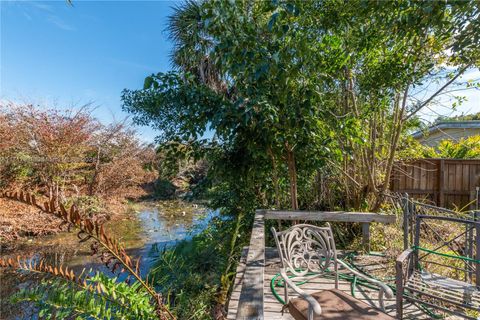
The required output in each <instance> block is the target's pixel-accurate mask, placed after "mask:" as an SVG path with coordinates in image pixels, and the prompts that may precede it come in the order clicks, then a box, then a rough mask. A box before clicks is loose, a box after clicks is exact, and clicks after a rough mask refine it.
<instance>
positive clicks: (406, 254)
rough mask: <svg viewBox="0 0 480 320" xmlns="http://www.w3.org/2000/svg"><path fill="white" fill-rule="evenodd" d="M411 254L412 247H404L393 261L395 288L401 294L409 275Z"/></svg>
mask: <svg viewBox="0 0 480 320" xmlns="http://www.w3.org/2000/svg"><path fill="white" fill-rule="evenodd" d="M412 254H413V249H406V250H405V251H403V252H402V253H401V254H400V255H399V256H398V257H397V260H396V261H395V272H396V276H395V277H396V281H397V287H399V288H397V289H398V290H399V291H400V293H401V294H403V286H404V283H405V281H406V280H407V278H408V276H409V274H408V273H409V265H410V262H411V260H410V259H411V258H412V256H413V255H412Z"/></svg>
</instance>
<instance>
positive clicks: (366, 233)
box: [362, 222, 370, 253]
mask: <svg viewBox="0 0 480 320" xmlns="http://www.w3.org/2000/svg"><path fill="white" fill-rule="evenodd" d="M362 242H363V243H362V244H363V249H364V250H365V251H366V253H370V223H368V222H364V223H362Z"/></svg>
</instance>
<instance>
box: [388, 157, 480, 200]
mask: <svg viewBox="0 0 480 320" xmlns="http://www.w3.org/2000/svg"><path fill="white" fill-rule="evenodd" d="M477 187H480V159H478V160H463V159H421V160H416V161H412V162H405V163H398V164H397V165H396V167H395V169H394V172H393V175H392V180H391V185H390V189H391V190H392V191H393V192H400V193H408V194H409V196H410V197H412V198H417V199H424V200H428V201H430V202H431V203H433V204H435V205H437V206H439V207H447V208H453V207H457V208H463V207H468V208H470V209H474V208H475V199H476V200H477V201H478V199H477V191H476V188H477Z"/></svg>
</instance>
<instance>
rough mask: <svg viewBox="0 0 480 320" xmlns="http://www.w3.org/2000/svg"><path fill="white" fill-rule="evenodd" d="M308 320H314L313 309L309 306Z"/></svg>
mask: <svg viewBox="0 0 480 320" xmlns="http://www.w3.org/2000/svg"><path fill="white" fill-rule="evenodd" d="M308 320H313V308H312V306H310V305H309V306H308Z"/></svg>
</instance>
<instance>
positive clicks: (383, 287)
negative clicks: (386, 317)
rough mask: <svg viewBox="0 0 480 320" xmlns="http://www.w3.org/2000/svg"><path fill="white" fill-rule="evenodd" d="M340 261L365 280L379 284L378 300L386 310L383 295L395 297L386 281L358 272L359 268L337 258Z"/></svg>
mask: <svg viewBox="0 0 480 320" xmlns="http://www.w3.org/2000/svg"><path fill="white" fill-rule="evenodd" d="M337 261H338V263H339V264H340V265H342V266H343V267H344V268H345V269H347V270H348V271H350V272H351V273H353V274H354V275H356V276H357V277H359V278H362V279H364V280H367V281H368V282H370V283H373V284H375V285H377V286H378V287H379V288H380V292H379V294H378V302H379V303H380V308H381V309H382V310H383V311H385V303H384V301H383V296H384V295H385V296H386V297H387V298H389V299H391V298H393V291H392V289H391V288H390V287H389V286H387V285H386V284H385V283H383V282H382V281H379V280H377V279H372V278H370V277H368V276H366V275H364V274H363V273H360V272H358V271H357V270H354V269H352V268H351V267H350V266H349V265H348V264H346V263H345V262H344V261H342V260H340V259H337Z"/></svg>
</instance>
